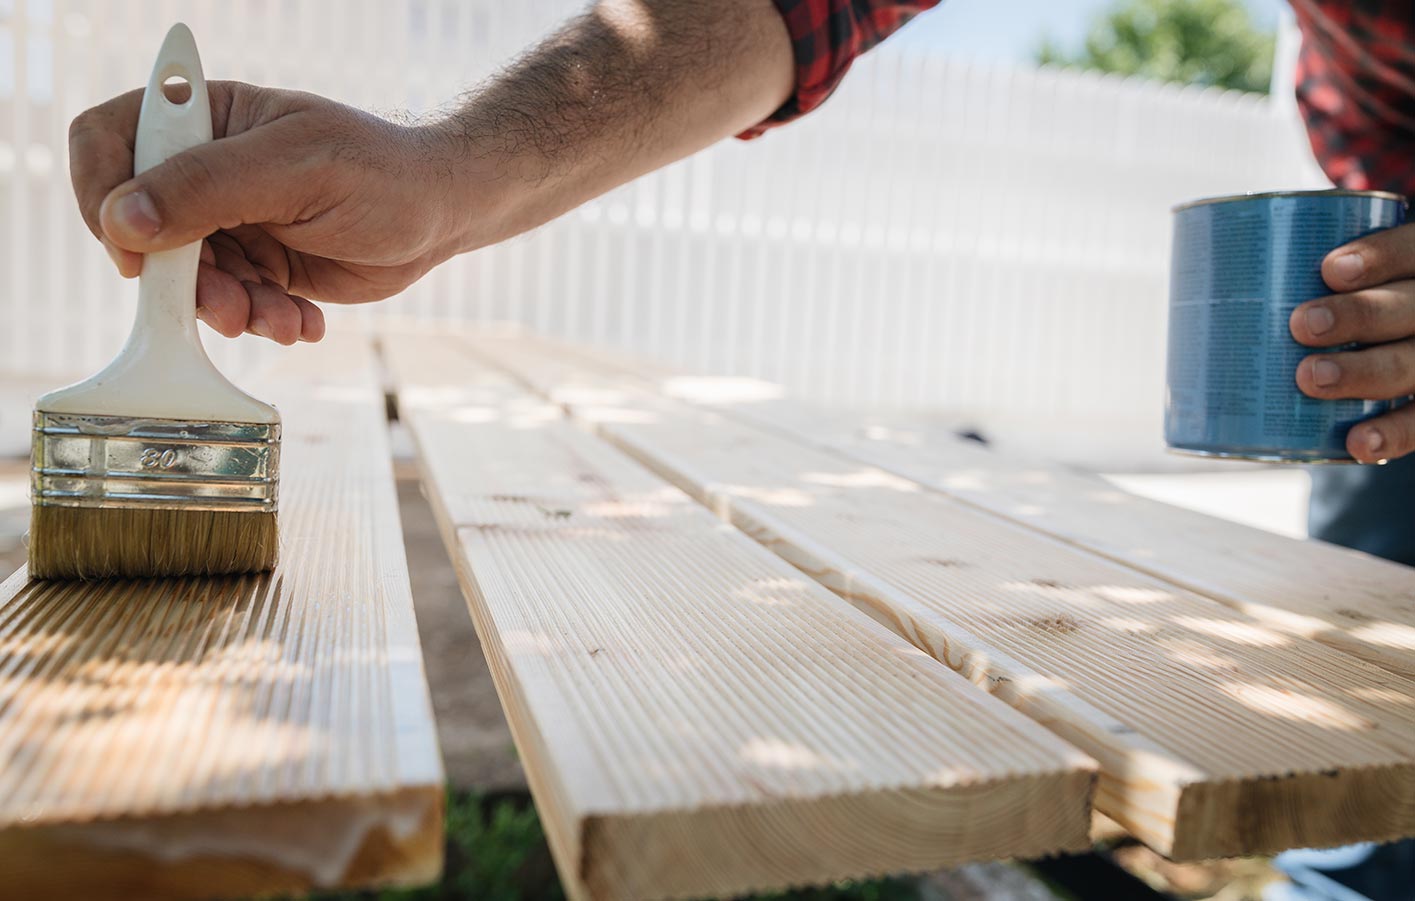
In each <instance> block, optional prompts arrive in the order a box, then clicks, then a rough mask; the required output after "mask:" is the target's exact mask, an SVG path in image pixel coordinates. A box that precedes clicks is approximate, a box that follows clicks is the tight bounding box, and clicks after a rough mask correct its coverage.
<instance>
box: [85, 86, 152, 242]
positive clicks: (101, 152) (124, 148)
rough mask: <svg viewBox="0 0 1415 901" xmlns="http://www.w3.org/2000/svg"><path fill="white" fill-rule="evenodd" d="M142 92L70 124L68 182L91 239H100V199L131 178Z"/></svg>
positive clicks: (101, 106) (102, 107)
mask: <svg viewBox="0 0 1415 901" xmlns="http://www.w3.org/2000/svg"><path fill="white" fill-rule="evenodd" d="M141 107H142V91H141V90H137V91H129V92H128V93H126V94H122V95H120V96H118V97H115V98H113V99H112V100H109V101H108V102H107V103H103V104H100V105H98V106H95V107H93V108H92V109H89V110H85V111H84V112H82V113H80V114H79V115H78V116H76V117H75V118H74V121H72V122H70V123H69V178H70V180H71V181H72V182H73V186H74V197H75V199H76V200H78V202H79V214H80V215H82V216H83V220H84V223H85V224H86V225H88V228H89V231H91V232H93V234H94V237H100V238H101V237H102V236H103V229H102V227H101V226H100V225H99V219H98V210H99V207H100V206H102V204H103V198H104V197H107V196H108V192H109V191H112V190H113V189H114V188H116V187H117V186H118V185H121V184H122V183H123V182H125V181H127V180H128V179H130V178H132V177H133V136H134V134H135V133H136V132H137V128H138V110H139V109H140V108H141Z"/></svg>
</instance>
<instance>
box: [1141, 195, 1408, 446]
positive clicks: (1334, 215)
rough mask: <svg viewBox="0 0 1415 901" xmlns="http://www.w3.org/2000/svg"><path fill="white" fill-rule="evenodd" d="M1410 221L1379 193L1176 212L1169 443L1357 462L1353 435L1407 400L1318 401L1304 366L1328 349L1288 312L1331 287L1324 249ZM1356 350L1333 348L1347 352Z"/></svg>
mask: <svg viewBox="0 0 1415 901" xmlns="http://www.w3.org/2000/svg"><path fill="white" fill-rule="evenodd" d="M1404 221H1405V199H1404V198H1403V197H1401V196H1399V195H1397V194H1389V193H1385V192H1382V191H1344V190H1327V191H1283V192H1276V193H1270V194H1245V195H1239V196H1234V197H1216V198H1212V199H1208V200H1196V201H1194V202H1192V203H1185V204H1181V205H1179V206H1177V207H1175V208H1174V245H1173V256H1172V260H1171V269H1170V286H1169V360H1168V373H1167V384H1166V390H1165V417H1164V431H1165V441H1166V443H1167V444H1168V445H1169V447H1170V449H1171V450H1173V451H1176V452H1179V453H1184V454H1195V455H1199V456H1205V457H1230V458H1237V459H1244V460H1262V461H1267V462H1278V463H1336V462H1347V463H1349V462H1352V458H1351V455H1350V454H1348V453H1347V452H1346V433H1347V432H1348V431H1350V429H1351V427H1352V426H1353V425H1355V424H1356V423H1358V422H1360V421H1362V420H1364V419H1369V418H1371V417H1373V416H1379V415H1381V414H1382V413H1386V412H1388V411H1390V410H1392V409H1394V408H1395V407H1397V406H1400V404H1402V403H1404V400H1399V401H1365V400H1319V399H1316V398H1312V397H1308V396H1307V395H1305V394H1303V393H1302V392H1301V390H1300V389H1299V388H1298V387H1297V381H1296V374H1297V364H1298V363H1299V362H1301V361H1302V358H1303V357H1305V356H1307V355H1308V354H1310V353H1314V352H1317V351H1318V350H1320V348H1310V347H1304V346H1303V345H1301V344H1298V343H1297V341H1296V340H1295V339H1294V338H1293V337H1292V332H1291V331H1290V330H1289V328H1288V320H1289V319H1290V318H1291V316H1292V311H1293V310H1294V309H1295V308H1297V307H1298V306H1300V305H1301V304H1303V303H1305V302H1306V301H1309V300H1314V299H1316V298H1318V297H1325V296H1327V295H1329V294H1331V293H1332V291H1331V289H1330V288H1328V287H1327V286H1326V284H1325V283H1324V282H1323V281H1322V275H1321V268H1322V260H1323V259H1324V258H1325V257H1326V255H1327V254H1328V253H1330V252H1331V251H1333V250H1335V249H1336V248H1338V247H1340V246H1341V245H1343V244H1345V243H1347V242H1348V241H1351V240H1354V239H1355V238H1359V237H1361V236H1362V235H1366V234H1369V233H1371V232H1374V231H1379V230H1380V229H1384V228H1392V227H1394V226H1397V225H1400V224H1402V223H1403V222H1404ZM1354 348H1355V346H1354V345H1352V346H1345V347H1339V348H1327V350H1350V349H1354Z"/></svg>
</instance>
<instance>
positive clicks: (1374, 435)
mask: <svg viewBox="0 0 1415 901" xmlns="http://www.w3.org/2000/svg"><path fill="white" fill-rule="evenodd" d="M1385 443H1386V439H1385V437H1384V436H1383V435H1381V433H1380V432H1378V431H1376V430H1375V429H1371V430H1370V431H1368V432H1366V453H1368V454H1370V455H1371V456H1373V457H1374V456H1375V455H1376V454H1379V453H1380V452H1381V448H1382V447H1385Z"/></svg>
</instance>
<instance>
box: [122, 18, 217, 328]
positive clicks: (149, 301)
mask: <svg viewBox="0 0 1415 901" xmlns="http://www.w3.org/2000/svg"><path fill="white" fill-rule="evenodd" d="M169 90H171V92H172V94H171V95H169V94H168V91H169ZM178 97H180V98H181V100H180V102H176V99H175V98H178ZM210 141H211V101H210V98H209V97H208V96H207V92H206V79H205V78H204V77H203V75H202V70H201V57H200V56H198V55H197V45H196V40H195V39H194V38H193V37H192V33H191V31H190V30H189V29H188V28H187V26H185V25H182V24H177V25H174V26H172V30H171V31H169V32H167V39H166V40H164V41H163V42H162V49H161V50H159V51H158V53H157V61H156V62H155V63H154V64H153V67H152V76H151V77H150V78H149V79H148V83H147V90H146V91H145V92H144V94H143V101H142V111H141V112H140V113H139V114H138V131H137V137H136V140H135V141H134V145H133V174H134V175H140V174H142V173H143V172H146V171H147V170H148V169H151V168H153V167H154V166H158V165H161V164H162V163H164V162H166V161H167V160H169V159H171V158H172V157H174V156H176V155H177V154H179V153H181V152H183V151H185V150H190V149H191V148H193V147H196V146H198V145H200V144H206V143H208V142H210ZM164 200H165V201H166V202H171V198H164ZM158 212H159V213H160V212H161V211H160V210H159V211H158ZM200 258H201V242H200V241H195V242H193V243H191V244H187V245H184V246H182V247H178V248H175V249H173V250H165V251H160V252H157V253H150V254H147V256H146V257H145V258H144V260H143V268H142V277H141V280H140V282H139V285H138V308H139V311H138V320H139V321H138V323H137V324H136V326H135V327H134V336H135V337H136V335H137V334H138V332H140V331H141V332H146V333H149V334H151V335H152V336H153V338H152V339H151V340H154V341H155V340H168V341H171V340H175V339H177V338H178V337H179V336H180V338H181V339H182V340H184V341H185V342H187V343H188V344H191V345H193V346H195V347H196V348H197V349H199V350H200V348H201V340H200V338H199V337H198V336H197V327H196V281H197V268H198V265H199V262H200ZM202 353H203V354H204V353H205V352H204V351H202Z"/></svg>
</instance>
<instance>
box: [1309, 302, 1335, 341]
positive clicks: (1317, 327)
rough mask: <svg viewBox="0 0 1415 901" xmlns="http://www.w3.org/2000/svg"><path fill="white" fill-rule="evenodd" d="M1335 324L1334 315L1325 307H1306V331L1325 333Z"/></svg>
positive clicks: (1315, 333)
mask: <svg viewBox="0 0 1415 901" xmlns="http://www.w3.org/2000/svg"><path fill="white" fill-rule="evenodd" d="M1334 325H1336V317H1335V316H1333V315H1332V314H1331V310H1328V309H1327V308H1326V307H1308V308H1307V331H1309V332H1311V333H1312V334H1314V335H1325V334H1326V333H1327V332H1329V331H1331V328H1332V326H1334Z"/></svg>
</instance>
